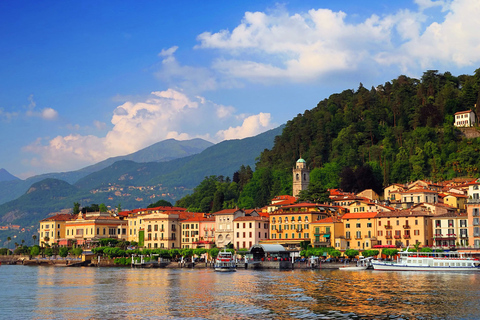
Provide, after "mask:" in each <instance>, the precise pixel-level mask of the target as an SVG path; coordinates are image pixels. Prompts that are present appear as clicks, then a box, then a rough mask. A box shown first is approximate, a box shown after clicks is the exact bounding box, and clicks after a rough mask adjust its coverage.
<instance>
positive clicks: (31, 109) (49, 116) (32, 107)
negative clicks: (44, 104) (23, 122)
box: [25, 95, 58, 120]
mask: <svg viewBox="0 0 480 320" xmlns="http://www.w3.org/2000/svg"><path fill="white" fill-rule="evenodd" d="M28 101H30V104H29V105H28V107H27V111H26V113H25V115H26V116H27V117H38V118H41V119H44V120H56V119H57V118H58V112H57V111H56V110H55V109H53V108H44V109H42V110H40V111H37V110H36V106H37V103H36V102H35V100H33V95H30V96H29V97H28Z"/></svg>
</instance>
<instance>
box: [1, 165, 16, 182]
mask: <svg viewBox="0 0 480 320" xmlns="http://www.w3.org/2000/svg"><path fill="white" fill-rule="evenodd" d="M12 180H20V179H19V178H17V177H15V176H14V175H12V174H11V173H10V172H8V171H7V170H5V169H3V168H1V169H0V181H12Z"/></svg>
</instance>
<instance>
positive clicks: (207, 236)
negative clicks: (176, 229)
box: [181, 213, 215, 249]
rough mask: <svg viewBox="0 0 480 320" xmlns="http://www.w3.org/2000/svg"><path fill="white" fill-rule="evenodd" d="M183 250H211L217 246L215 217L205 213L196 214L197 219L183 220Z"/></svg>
mask: <svg viewBox="0 0 480 320" xmlns="http://www.w3.org/2000/svg"><path fill="white" fill-rule="evenodd" d="M181 225H182V244H181V246H182V248H191V249H196V248H204V249H210V248H212V247H213V245H214V244H215V217H210V216H208V215H207V214H205V213H198V214H195V217H193V218H189V219H186V220H183V221H182V222H181Z"/></svg>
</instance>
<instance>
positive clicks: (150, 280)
mask: <svg viewBox="0 0 480 320" xmlns="http://www.w3.org/2000/svg"><path fill="white" fill-rule="evenodd" d="M0 283H1V286H0V290H1V291H0V318H1V319H120V318H121V319H181V318H183V319H186V318H188V319H192V318H194V319H385V318H388V319H393V318H396V319H480V303H478V299H479V298H480V273H428V272H416V273H414V272H380V271H362V272H343V271H338V270H313V271H310V270H308V271H302V270H294V271H277V270H273V271H271V270H268V271H254V270H238V271H237V272H234V273H216V272H214V271H213V270H211V269H195V270H191V269H130V268H61V267H36V266H35V267H34V266H32V267H27V266H9V265H2V266H1V267H0Z"/></svg>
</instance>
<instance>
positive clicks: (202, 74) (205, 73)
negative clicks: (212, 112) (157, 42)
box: [155, 46, 218, 93]
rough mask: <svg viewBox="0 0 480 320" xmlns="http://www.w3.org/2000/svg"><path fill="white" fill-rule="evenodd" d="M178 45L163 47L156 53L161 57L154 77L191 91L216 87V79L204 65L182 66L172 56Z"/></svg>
mask: <svg viewBox="0 0 480 320" xmlns="http://www.w3.org/2000/svg"><path fill="white" fill-rule="evenodd" d="M177 49H178V47H176V46H175V47H171V48H169V49H163V50H162V51H161V52H160V53H159V54H158V55H159V56H160V57H163V60H162V64H161V67H160V70H159V71H157V72H156V73H155V75H156V77H157V78H158V79H160V80H162V81H165V82H166V83H167V84H168V85H170V86H175V87H180V88H182V89H184V90H187V91H189V92H192V93H199V92H203V91H208V90H215V89H216V88H217V85H218V84H217V81H216V79H215V76H214V74H213V73H212V71H211V70H209V69H208V68H204V67H192V66H182V65H180V64H179V63H178V61H177V59H176V58H175V56H174V53H175V52H176V51H177Z"/></svg>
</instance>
